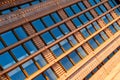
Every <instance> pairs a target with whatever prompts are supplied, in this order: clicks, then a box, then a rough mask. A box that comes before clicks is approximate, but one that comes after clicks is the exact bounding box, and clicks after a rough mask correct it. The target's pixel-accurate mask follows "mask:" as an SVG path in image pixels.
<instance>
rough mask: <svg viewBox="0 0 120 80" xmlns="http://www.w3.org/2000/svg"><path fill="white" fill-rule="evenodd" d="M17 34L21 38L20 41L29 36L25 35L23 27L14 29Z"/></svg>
mask: <svg viewBox="0 0 120 80" xmlns="http://www.w3.org/2000/svg"><path fill="white" fill-rule="evenodd" d="M14 31H15V33H16V34H17V36H18V37H19V39H24V38H26V37H27V34H26V33H25V31H24V29H23V28H22V27H19V28H16V29H14Z"/></svg>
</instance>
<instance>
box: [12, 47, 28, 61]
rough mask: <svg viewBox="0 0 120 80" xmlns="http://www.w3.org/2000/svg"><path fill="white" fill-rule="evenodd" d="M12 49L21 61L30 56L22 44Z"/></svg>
mask: <svg viewBox="0 0 120 80" xmlns="http://www.w3.org/2000/svg"><path fill="white" fill-rule="evenodd" d="M11 51H12V52H13V54H14V55H15V57H16V58H17V60H19V61H20V60H22V59H24V58H25V57H27V56H28V54H27V52H26V51H25V50H24V48H23V47H22V46H17V47H16V48H14V49H12V50H11Z"/></svg>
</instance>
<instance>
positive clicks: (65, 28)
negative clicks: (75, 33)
mask: <svg viewBox="0 0 120 80" xmlns="http://www.w3.org/2000/svg"><path fill="white" fill-rule="evenodd" d="M60 28H61V30H62V32H63V33H64V34H67V33H69V32H70V31H69V29H68V28H67V26H66V25H65V24H62V25H60Z"/></svg>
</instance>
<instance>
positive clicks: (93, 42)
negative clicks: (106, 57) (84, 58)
mask: <svg viewBox="0 0 120 80" xmlns="http://www.w3.org/2000/svg"><path fill="white" fill-rule="evenodd" d="M88 43H89V44H90V46H91V47H92V48H93V49H96V48H97V47H98V45H97V43H96V42H95V41H94V40H93V39H91V40H89V41H88Z"/></svg>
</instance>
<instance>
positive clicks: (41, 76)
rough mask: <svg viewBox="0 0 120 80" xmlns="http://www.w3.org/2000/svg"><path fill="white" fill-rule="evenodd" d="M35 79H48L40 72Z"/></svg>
mask: <svg viewBox="0 0 120 80" xmlns="http://www.w3.org/2000/svg"><path fill="white" fill-rule="evenodd" d="M33 80H46V79H45V77H44V76H43V75H42V74H40V75H39V76H37V77H36V78H35V79H33Z"/></svg>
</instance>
